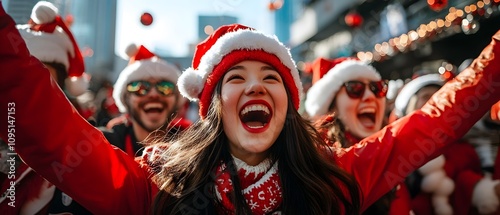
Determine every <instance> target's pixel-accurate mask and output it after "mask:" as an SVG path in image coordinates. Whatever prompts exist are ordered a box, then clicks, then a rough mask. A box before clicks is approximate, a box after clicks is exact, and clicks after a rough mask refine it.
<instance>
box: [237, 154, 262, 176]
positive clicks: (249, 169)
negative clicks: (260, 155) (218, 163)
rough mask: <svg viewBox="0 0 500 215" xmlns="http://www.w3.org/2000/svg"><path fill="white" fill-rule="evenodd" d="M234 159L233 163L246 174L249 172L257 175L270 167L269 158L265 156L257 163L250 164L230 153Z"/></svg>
mask: <svg viewBox="0 0 500 215" xmlns="http://www.w3.org/2000/svg"><path fill="white" fill-rule="evenodd" d="M231 156H232V157H233V159H234V163H235V165H236V167H237V169H244V170H245V171H246V174H245V175H248V174H250V173H255V175H258V174H260V173H264V172H267V171H269V168H270V167H271V159H269V158H266V159H265V160H263V161H262V162H260V163H259V164H257V165H255V166H250V165H248V164H247V163H245V161H242V160H241V159H239V158H237V157H235V156H233V155H231Z"/></svg>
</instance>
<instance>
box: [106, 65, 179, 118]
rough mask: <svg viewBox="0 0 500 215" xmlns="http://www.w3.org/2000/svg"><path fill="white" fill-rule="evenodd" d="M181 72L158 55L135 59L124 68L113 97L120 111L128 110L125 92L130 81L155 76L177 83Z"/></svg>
mask: <svg viewBox="0 0 500 215" xmlns="http://www.w3.org/2000/svg"><path fill="white" fill-rule="evenodd" d="M180 73H181V72H180V70H179V69H177V67H176V66H174V65H172V64H170V63H167V62H166V61H164V60H162V59H160V58H158V57H153V58H149V59H144V60H138V61H135V62H134V63H132V64H130V65H128V66H127V67H125V69H123V71H122V72H121V73H120V75H119V76H118V79H117V80H116V82H115V85H114V90H113V99H114V100H115V102H116V106H118V109H119V110H120V112H122V113H125V112H127V108H126V106H125V93H126V92H127V90H126V87H127V84H129V83H130V82H132V81H139V80H147V79H149V78H155V79H164V80H168V81H171V82H173V83H174V84H175V83H176V82H177V79H178V78H179V75H180Z"/></svg>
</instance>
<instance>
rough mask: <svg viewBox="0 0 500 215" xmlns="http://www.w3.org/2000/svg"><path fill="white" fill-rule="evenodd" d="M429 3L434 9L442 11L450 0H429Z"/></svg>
mask: <svg viewBox="0 0 500 215" xmlns="http://www.w3.org/2000/svg"><path fill="white" fill-rule="evenodd" d="M427 4H428V5H429V7H430V8H431V9H432V10H433V11H441V10H442V9H443V8H445V7H446V6H448V0H427Z"/></svg>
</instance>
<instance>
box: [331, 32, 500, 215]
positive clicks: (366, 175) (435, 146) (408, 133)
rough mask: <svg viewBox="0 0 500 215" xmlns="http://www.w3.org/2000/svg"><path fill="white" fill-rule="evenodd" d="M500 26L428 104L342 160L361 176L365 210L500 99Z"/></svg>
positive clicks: (340, 159) (340, 160)
mask: <svg viewBox="0 0 500 215" xmlns="http://www.w3.org/2000/svg"><path fill="white" fill-rule="evenodd" d="M499 40H500V31H498V32H497V33H496V34H495V35H494V36H493V39H492V41H491V43H490V44H489V45H488V46H487V47H486V48H485V49H484V50H483V52H482V53H481V54H480V56H479V57H478V58H476V59H475V61H474V62H473V63H472V65H471V66H470V67H469V68H467V69H466V70H464V71H463V72H461V73H460V75H458V76H457V77H456V78H455V79H453V80H452V81H450V82H448V83H447V84H445V85H444V86H443V87H442V88H441V89H440V90H439V91H438V92H436V93H435V94H434V96H433V97H432V98H431V99H430V100H429V101H428V102H427V104H426V105H425V106H424V107H422V109H421V110H419V111H416V112H414V113H413V114H410V115H408V116H406V117H404V118H401V119H400V120H398V121H395V122H393V123H391V124H389V125H388V126H386V127H385V128H383V129H382V130H380V131H379V132H377V133H375V134H373V135H372V136H370V137H367V138H365V139H364V140H362V141H361V142H359V143H358V144H356V145H354V146H352V147H351V148H348V149H340V150H341V151H338V153H337V158H336V160H337V161H338V163H339V164H340V165H341V166H342V167H343V168H345V169H346V170H347V171H348V172H350V173H352V174H353V176H354V177H355V178H356V180H357V181H358V184H359V186H360V189H361V191H362V197H363V200H364V201H363V203H362V210H365V209H366V207H367V206H369V205H371V204H372V203H373V202H374V201H375V200H377V199H378V198H380V197H381V196H382V195H383V194H384V193H387V192H388V191H389V190H390V189H391V188H393V187H394V186H395V185H396V184H397V183H399V182H402V181H403V180H404V178H405V177H406V176H407V175H408V174H409V173H410V172H412V171H414V170H415V169H417V168H418V167H420V166H421V165H423V164H424V163H426V162H427V161H429V160H431V159H432V158H434V157H436V156H437V155H438V154H440V153H441V149H443V148H444V147H445V146H447V145H448V144H451V143H453V142H455V141H457V140H458V139H459V138H460V137H462V136H463V135H464V134H465V133H466V132H467V131H468V130H469V129H470V128H471V127H472V125H473V124H474V123H475V122H476V121H477V120H479V119H480V118H481V117H482V116H483V115H484V114H485V113H486V112H487V111H488V110H489V109H490V107H491V105H493V104H494V103H496V102H497V101H498V100H500V92H499V91H500V58H499V57H500V44H499V43H498V42H499Z"/></svg>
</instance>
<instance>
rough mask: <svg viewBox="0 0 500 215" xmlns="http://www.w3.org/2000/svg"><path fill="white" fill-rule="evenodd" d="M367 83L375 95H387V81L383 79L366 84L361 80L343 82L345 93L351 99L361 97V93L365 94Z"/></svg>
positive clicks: (379, 96)
mask: <svg viewBox="0 0 500 215" xmlns="http://www.w3.org/2000/svg"><path fill="white" fill-rule="evenodd" d="M367 85H368V88H369V89H370V90H371V91H372V92H373V94H374V95H375V97H377V98H382V97H385V95H387V82H386V81H384V80H381V81H371V82H370V83H368V84H365V83H364V82H361V81H348V82H345V83H344V87H345V89H346V92H347V95H348V96H349V97H350V98H353V99H359V98H361V97H363V95H364V94H365V87H366V86H367Z"/></svg>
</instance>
